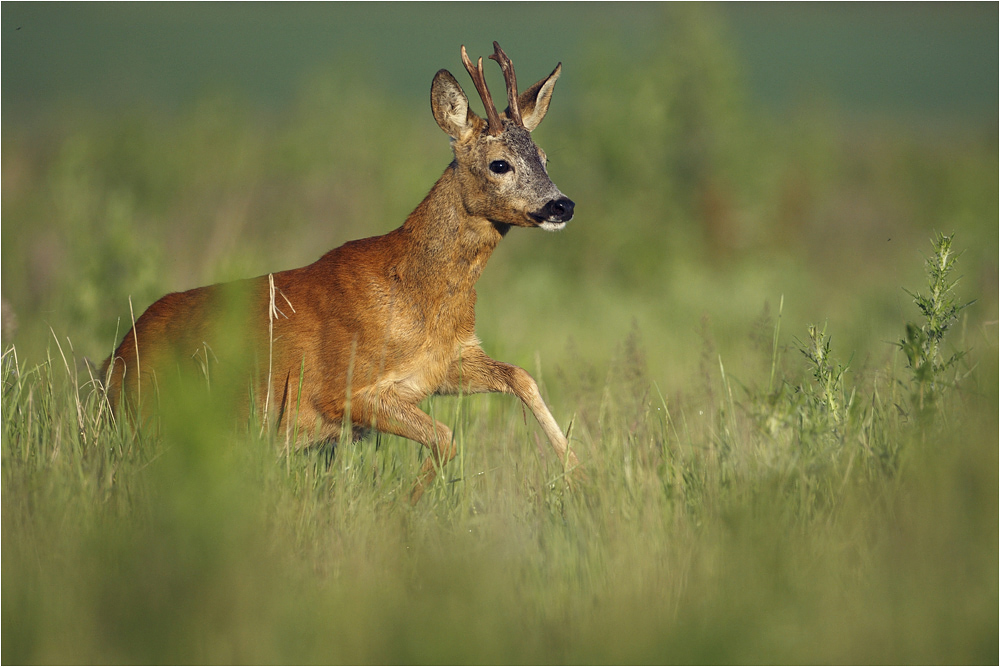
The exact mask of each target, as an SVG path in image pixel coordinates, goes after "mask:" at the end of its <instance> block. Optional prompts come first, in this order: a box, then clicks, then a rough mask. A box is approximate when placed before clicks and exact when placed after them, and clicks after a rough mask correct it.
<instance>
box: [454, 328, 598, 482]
mask: <svg viewBox="0 0 1000 667" xmlns="http://www.w3.org/2000/svg"><path fill="white" fill-rule="evenodd" d="M487 392H500V393H505V394H514V395H515V396H517V397H518V398H519V399H521V402H522V403H524V404H525V405H526V406H528V408H529V409H530V410H531V414H533V415H535V419H537V420H538V424H539V425H540V426H541V427H542V431H544V432H545V436H546V437H547V438H548V439H549V442H550V443H551V444H552V448H553V449H555V451H556V455H557V456H558V457H559V460H560V461H561V462H562V464H563V465H564V466H566V467H567V468H570V469H573V468H577V467H578V466H579V465H580V461H579V459H577V458H576V454H574V453H573V450H572V449H570V447H569V441H568V440H566V436H564V435H563V432H562V430H560V428H559V424H557V423H556V420H555V418H554V417H553V416H552V413H551V412H549V408H548V406H546V405H545V401H543V400H542V395H541V394H540V393H539V392H538V384H537V383H536V382H535V380H534V378H532V377H531V375H529V374H528V372H527V371H526V370H524V369H523V368H521V367H519V366H514V365H513V364H507V363H504V362H502V361H496V360H495V359H491V358H490V357H489V356H487V354H486V353H485V352H483V351H482V349H481V348H479V346H478V345H477V346H469V347H467V348H466V349H464V350H463V351H462V356H461V359H459V360H457V361H455V362H454V363H453V364H452V365H451V368H449V369H448V376H447V378H446V379H445V382H444V383H443V384H442V385H441V387H439V388H438V393H439V394H457V393H466V394H482V393H487Z"/></svg>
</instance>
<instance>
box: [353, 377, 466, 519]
mask: <svg viewBox="0 0 1000 667" xmlns="http://www.w3.org/2000/svg"><path fill="white" fill-rule="evenodd" d="M351 411H352V416H351V420H352V421H353V422H354V423H355V424H363V425H364V426H366V427H371V428H374V429H375V430H377V431H381V432H382V433H391V434H393V435H400V436H402V437H404V438H408V439H410V440H415V441H416V442H419V443H420V444H422V445H423V446H425V447H427V448H428V449H429V450H430V451H431V455H430V456H429V457H427V459H426V460H425V461H424V464H423V466H422V467H421V468H420V472H419V473H418V474H417V480H416V482H415V483H414V485H413V489H412V491H411V492H410V504H411V505H415V504H417V501H419V500H420V497H421V496H422V495H424V491H425V490H426V489H427V488H428V487H430V485H431V484H432V483H433V482H434V478H435V476H436V475H437V471H438V468H440V467H442V466H444V465H445V464H446V463H448V462H449V461H451V460H452V459H453V458H455V454H456V453H457V451H458V450H457V448H456V447H455V443H454V441H453V439H452V433H451V429H449V428H448V427H447V426H445V425H444V424H442V423H441V422H439V421H436V420H434V419H432V418H431V417H430V416H429V415H428V414H427V413H425V412H423V411H422V410H420V408H418V407H417V406H416V405H413V404H411V403H406V402H404V401H401V400H399V399H398V398H396V397H390V396H385V395H384V394H383V395H381V396H378V395H376V396H371V395H367V396H366V395H361V396H357V397H355V398H354V400H353V401H352V405H351Z"/></svg>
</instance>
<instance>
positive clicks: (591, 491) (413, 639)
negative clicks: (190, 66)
mask: <svg viewBox="0 0 1000 667" xmlns="http://www.w3.org/2000/svg"><path fill="white" fill-rule="evenodd" d="M9 11H12V10H9ZM5 18H6V16H5ZM6 25H12V24H10V23H9V22H6ZM29 28H30V26H29ZM645 30H646V32H645V33H643V35H647V34H652V35H655V36H656V39H649V40H648V41H643V42H642V44H641V45H639V46H636V45H632V46H631V47H630V48H632V49H633V50H634V49H639V50H640V51H641V52H642V55H643V57H642V59H641V67H637V66H636V63H635V61H634V60H632V59H631V55H630V54H631V52H630V51H629V49H628V48H623V47H622V44H621V42H620V41H616V39H618V40H625V38H624V37H623V36H621V35H619V36H618V37H617V38H616V37H615V36H614V35H613V34H610V32H609V34H607V35H604V36H603V38H602V39H598V38H594V37H593V34H594V33H597V32H598V31H597V30H595V31H594V33H591V38H590V39H589V41H588V48H587V49H586V50H585V52H584V51H583V50H580V51H579V53H580V55H579V57H578V58H577V59H576V61H575V62H574V61H570V60H569V59H568V58H566V57H564V56H562V55H561V54H551V53H545V52H544V51H545V50H544V49H542V50H541V51H542V52H541V53H540V52H539V50H538V47H537V45H536V46H535V47H533V49H534V50H533V51H531V53H532V55H531V57H529V58H525V59H522V60H519V58H518V50H517V40H513V39H512V40H508V41H504V39H502V38H501V39H500V41H501V43H502V44H503V45H504V48H505V49H506V50H507V52H508V53H510V55H511V57H512V58H513V59H514V61H515V63H516V64H517V67H518V79H519V81H521V80H522V79H523V80H524V81H525V82H530V81H534V80H536V79H537V78H540V77H542V76H544V75H546V74H547V73H548V72H549V71H551V67H552V66H554V64H555V61H556V60H559V59H563V60H564V74H563V76H564V78H565V81H563V80H562V79H561V80H560V82H559V84H558V85H557V87H556V91H555V94H554V97H553V102H552V107H551V109H550V112H549V115H548V117H547V118H546V120H545V122H544V123H543V124H542V125H541V126H540V127H539V128H538V130H537V131H536V132H535V133H534V137H535V139H536V141H537V142H538V144H539V145H540V146H542V147H543V148H544V149H545V151H546V152H547V154H548V155H549V157H550V158H551V162H550V165H549V172H550V174H551V176H552V178H553V180H554V182H555V183H556V184H557V185H558V186H559V187H560V188H561V189H562V190H563V191H564V192H565V193H566V194H567V195H568V196H570V197H571V198H573V199H574V200H575V201H576V203H577V215H576V217H575V218H574V220H573V221H572V222H570V223H569V225H568V226H567V228H566V229H565V230H563V231H562V232H560V233H558V234H545V233H542V232H537V231H534V232H533V231H528V230H514V231H512V232H511V233H510V234H509V235H508V237H507V238H506V239H505V240H504V241H503V243H502V244H501V246H500V247H499V249H498V250H497V252H496V253H495V254H494V256H493V258H492V260H491V262H490V265H489V266H488V267H487V269H486V271H485V273H484V275H483V278H482V279H481V281H480V283H479V288H478V291H479V301H478V305H477V314H478V327H477V331H478V334H479V336H480V338H481V339H482V340H483V347H484V349H485V350H486V351H487V352H488V353H489V354H491V356H494V357H495V358H498V359H503V360H505V361H510V362H512V363H517V364H519V365H521V366H523V367H524V368H526V369H527V370H528V371H529V372H531V373H532V374H533V375H534V376H535V378H536V379H537V380H538V382H539V385H540V387H541V389H542V393H543V395H544V396H545V398H546V401H547V403H548V404H549V406H550V407H551V408H552V411H553V413H554V415H555V417H556V419H557V420H558V421H559V423H560V425H561V426H562V427H563V428H564V429H569V437H570V440H571V442H572V444H573V446H574V447H575V448H576V450H577V451H578V453H579V455H580V458H581V460H582V461H583V463H584V466H585V468H586V471H587V476H588V479H587V480H586V481H577V482H574V483H572V484H570V483H568V482H567V480H566V478H565V476H564V475H563V474H562V472H563V471H562V469H561V468H560V466H559V465H558V462H557V461H556V460H555V457H554V456H553V455H552V453H551V451H550V449H549V447H548V445H547V443H546V442H545V440H544V436H543V435H542V433H541V431H540V429H538V427H537V425H536V424H535V423H534V421H533V420H532V419H531V417H530V415H528V416H527V417H525V415H524V411H523V410H522V409H521V406H520V405H519V404H517V402H516V401H515V400H514V399H513V398H511V397H505V396H465V397H457V398H433V399H431V400H429V401H428V402H427V403H426V405H425V406H424V408H425V409H426V410H427V411H428V412H430V413H432V414H433V415H434V416H435V417H437V418H438V419H440V420H441V421H444V422H445V423H446V424H448V425H449V427H451V428H452V429H453V431H454V432H455V434H456V441H457V444H458V446H459V451H460V453H459V456H458V457H457V458H456V459H455V461H453V462H452V463H451V464H450V465H449V467H448V468H447V469H446V470H445V471H444V473H443V474H442V475H440V476H439V477H438V481H437V482H436V483H435V485H434V487H433V488H432V489H430V490H429V491H428V492H427V494H426V495H425V496H424V498H423V500H422V501H421V502H420V504H419V505H417V506H416V507H410V506H409V505H408V504H407V503H406V502H405V496H406V494H407V492H408V490H409V488H410V485H411V484H412V481H413V479H414V476H415V474H416V471H417V469H418V467H419V465H420V463H421V461H422V457H423V456H424V452H422V451H420V450H421V448H420V447H419V445H417V444H415V443H413V442H410V441H406V440H401V439H398V438H393V437H387V436H380V437H377V438H375V437H373V438H370V439H369V440H366V441H363V442H361V443H358V444H354V445H346V444H342V445H340V446H339V447H338V448H337V450H336V452H331V451H328V450H319V451H316V450H313V451H307V452H300V453H293V454H290V455H288V454H287V453H286V452H285V450H284V442H283V440H282V439H281V438H280V437H278V436H277V435H273V434H270V433H262V432H261V430H260V429H259V428H257V427H256V425H254V424H245V423H237V422H236V420H235V419H232V418H228V417H225V416H220V415H225V414H227V413H226V404H225V397H213V400H211V401H201V400H190V401H187V402H182V403H180V404H179V405H178V406H176V407H175V409H173V410H170V411H165V412H164V413H163V414H162V415H161V416H160V420H159V428H158V429H157V430H156V431H155V432H152V431H148V432H147V431H143V432H135V431H133V430H132V429H130V428H129V426H128V425H127V424H114V423H112V422H111V420H109V419H108V414H107V408H106V406H105V405H104V404H103V402H102V397H101V395H100V392H99V391H95V386H94V384H93V383H92V382H91V379H90V376H89V374H88V372H87V370H86V365H85V364H84V363H83V359H84V358H85V357H89V358H91V359H93V360H95V361H97V362H98V363H99V361H100V360H101V359H103V358H104V357H105V356H107V355H108V354H109V353H110V352H111V351H112V350H113V348H114V346H115V345H116V344H117V342H118V341H119V340H120V339H121V337H122V335H123V334H124V332H125V331H126V330H127V328H128V327H129V326H130V322H131V318H132V313H133V312H134V313H135V315H136V316H137V315H138V314H139V313H140V312H141V311H142V310H143V309H144V308H145V307H147V306H148V305H149V304H150V303H152V302H153V301H154V300H155V299H156V298H158V297H159V296H161V295H162V294H164V293H166V292H170V291H179V290H182V289H187V288H190V287H195V286H197V285H203V284H208V283H211V282H217V281H222V280H231V279H237V278H242V277H247V276H253V275H260V274H263V273H267V272H269V271H276V270H281V269H285V268H290V267H295V266H301V265H304V264H306V263H308V262H311V261H313V260H315V259H316V258H317V257H318V256H319V255H320V254H321V253H322V252H325V251H326V250H327V249H329V248H333V247H335V246H337V245H339V244H340V243H343V242H345V241H347V240H350V239H353V238H360V237H364V236H370V235H373V234H380V233H384V232H387V231H389V230H390V229H393V228H395V227H397V226H398V225H399V224H401V223H402V221H403V219H404V218H405V216H406V215H407V214H408V213H409V211H410V210H412V209H413V207H414V206H415V205H416V204H417V203H418V202H419V201H420V200H421V199H422V197H423V196H424V195H425V194H426V192H427V190H428V188H429V187H430V186H431V185H432V184H433V182H434V180H435V179H436V178H437V177H438V176H439V175H440V173H441V171H442V170H443V169H444V168H445V166H446V165H447V163H448V161H449V160H450V153H449V148H448V143H447V139H446V138H445V136H444V135H443V134H442V133H441V132H440V130H439V129H438V128H437V127H436V125H435V124H434V122H433V120H432V118H431V114H430V111H429V108H428V104H427V100H426V93H425V92H423V89H421V92H420V94H418V95H417V94H414V95H409V94H408V93H407V92H406V91H404V90H400V89H398V88H395V87H393V86H391V85H386V84H384V83H380V81H379V79H378V78H377V77H371V76H368V75H367V74H366V72H365V71H364V70H363V68H361V69H359V68H353V67H343V68H333V67H331V68H327V69H324V68H320V69H319V70H317V71H315V72H313V73H311V74H310V75H309V76H308V77H307V78H306V79H304V80H303V81H302V82H301V83H299V84H297V87H296V88H295V93H294V97H293V98H292V99H291V100H289V101H288V102H287V103H286V104H284V105H281V106H277V107H276V106H267V105H257V104H254V103H252V102H251V101H248V100H247V99H245V98H244V97H242V96H241V94H240V93H239V92H234V91H231V90H225V89H221V90H215V89H212V90H203V91H199V92H198V93H197V94H194V95H192V96H191V98H190V99H189V100H188V101H185V102H183V103H180V104H178V105H177V106H176V107H173V108H160V107H158V106H155V105H150V106H144V105H136V106H132V107H128V108H116V109H115V110H113V111H108V109H106V108H103V107H101V106H100V104H98V103H95V102H94V101H92V100H90V101H88V100H80V99H73V98H67V99H65V100H61V101H60V102H59V104H58V105H56V104H53V105H52V106H51V107H50V108H48V109H47V110H46V112H45V113H39V114H35V115H32V116H14V117H13V119H12V118H11V115H10V114H8V115H5V117H4V122H3V128H2V129H3V146H2V169H3V172H2V177H3V178H2V187H3V224H2V246H0V250H2V279H3V282H2V292H3V301H4V311H3V316H2V323H3V357H2V373H3V375H2V382H3V385H2V390H3V395H2V574H3V587H2V636H3V642H2V647H0V652H2V656H0V659H2V662H4V663H63V662H69V663H92V662H100V663H130V662H131V663H171V664H177V663H191V662H200V663H292V662H295V663H764V662H767V663H819V662H822V663H865V664H870V663H994V662H996V661H997V660H998V630H997V628H998V599H1000V594H998V576H997V575H998V568H997V562H998V517H997V510H998V494H997V492H998V479H997V473H998V460H997V452H998V449H997V443H998V432H997V431H998V407H997V406H998V403H1000V394H998V386H997V385H998V373H997V368H998V358H997V351H998V344H997V343H998V341H997V319H998V315H997V310H998V306H997V303H998V300H997V282H998V272H997V249H998V247H1000V244H998V239H997V235H998V231H997V220H998V217H1000V211H998V194H1000V193H998V185H997V183H998V176H1000V173H998V166H997V165H998V155H997V131H996V122H995V113H994V114H993V115H992V117H989V118H987V119H986V121H987V122H982V119H980V118H978V117H975V116H974V115H972V116H970V115H959V116H947V115H946V114H945V115H940V114H937V113H935V114H931V115H929V116H928V115H921V114H919V113H914V114H911V115H906V114H901V113H887V112H878V113H860V112H845V111H843V110H841V109H839V108H838V107H837V106H836V105H834V104H832V103H829V102H828V101H825V100H823V99H821V98H818V99H808V100H804V101H802V102H800V103H797V104H793V105H790V106H788V107H785V108H783V109H781V110H777V111H776V110H773V109H767V108H763V107H762V106H761V105H760V104H759V103H757V102H756V101H755V99H754V97H753V94H752V92H751V90H750V88H749V83H748V80H747V77H746V76H745V74H744V73H743V70H742V69H741V67H740V59H739V55H738V52H737V51H736V50H735V49H734V48H733V46H732V40H731V39H730V37H731V34H732V33H731V32H729V31H728V29H727V27H726V22H725V21H724V20H723V17H721V16H720V15H718V14H717V13H715V12H713V11H710V10H706V9H705V8H701V7H681V8H668V9H664V10H662V13H661V14H657V22H656V23H654V24H648V25H646V27H645ZM5 36H6V33H5ZM492 38H493V37H490V39H492ZM626 41H627V40H626ZM458 43H459V42H456V43H455V44H454V45H450V44H449V45H448V48H449V49H450V50H449V51H448V53H449V54H450V56H449V57H448V59H446V60H444V61H437V60H435V64H433V65H430V66H429V67H428V69H427V71H426V72H425V73H424V74H423V75H422V76H424V79H426V84H427V86H428V87H429V85H430V80H431V77H432V76H433V74H434V72H435V71H436V70H437V68H439V67H447V68H449V69H450V70H451V71H452V72H453V73H455V74H456V75H458V74H459V73H460V63H459V62H458V50H457V49H458V46H457V45H458ZM482 43H484V44H487V43H488V42H486V41H485V39H484V40H483V41H482ZM452 46H454V48H452ZM470 46H471V45H470ZM470 50H471V49H470ZM535 59H537V60H535ZM549 60H552V62H549ZM8 61H9V59H8ZM4 76H5V80H6V77H7V70H6V69H5V74H4ZM460 80H461V82H462V85H463V87H465V88H466V92H467V93H468V92H469V91H470V90H471V86H468V85H466V79H464V78H461V77H460ZM497 80H499V79H493V81H497ZM564 84H565V85H564ZM421 85H422V84H421ZM991 85H993V86H995V85H996V73H995V71H994V72H993V78H992V83H991ZM493 87H494V89H495V90H499V89H500V87H498V85H497V84H496V83H494V84H493ZM5 102H6V98H5ZM477 103H478V102H474V104H477Z"/></svg>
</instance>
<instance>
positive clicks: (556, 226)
mask: <svg viewBox="0 0 1000 667" xmlns="http://www.w3.org/2000/svg"><path fill="white" fill-rule="evenodd" d="M538 226H539V228H541V229H544V230H545V231H547V232H558V231H559V230H560V229H562V228H563V227H565V226H566V223H565V222H548V221H546V222H543V223H542V224H540V225H538Z"/></svg>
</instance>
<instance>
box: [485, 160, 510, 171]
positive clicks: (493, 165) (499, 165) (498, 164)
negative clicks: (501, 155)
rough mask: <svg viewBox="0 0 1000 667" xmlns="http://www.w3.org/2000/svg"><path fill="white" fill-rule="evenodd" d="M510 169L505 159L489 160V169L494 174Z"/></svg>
mask: <svg viewBox="0 0 1000 667" xmlns="http://www.w3.org/2000/svg"><path fill="white" fill-rule="evenodd" d="M510 169H511V167H510V164H509V163H508V162H507V161H506V160H493V162H490V171H492V172H493V173H494V174H506V173H507V172H508V171H510Z"/></svg>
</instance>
